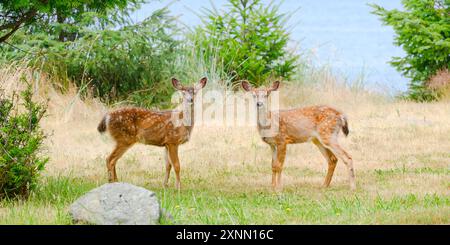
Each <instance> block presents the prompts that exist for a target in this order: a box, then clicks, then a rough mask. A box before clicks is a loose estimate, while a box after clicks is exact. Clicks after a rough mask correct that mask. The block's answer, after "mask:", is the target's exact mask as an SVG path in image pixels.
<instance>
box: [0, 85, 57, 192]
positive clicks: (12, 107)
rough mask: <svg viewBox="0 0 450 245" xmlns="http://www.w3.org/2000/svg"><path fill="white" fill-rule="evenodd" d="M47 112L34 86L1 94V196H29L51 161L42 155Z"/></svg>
mask: <svg viewBox="0 0 450 245" xmlns="http://www.w3.org/2000/svg"><path fill="white" fill-rule="evenodd" d="M20 97H21V98H20ZM20 101H22V103H21V104H20ZM45 111H46V105H44V104H40V103H35V102H33V101H32V89H31V86H30V85H29V86H28V88H27V89H26V90H25V91H23V92H22V93H21V96H18V94H13V95H12V96H6V95H5V94H4V93H0V199H3V198H16V197H21V198H26V197H27V196H28V195H29V193H30V191H31V190H32V189H33V188H35V187H36V183H37V178H38V176H39V171H41V170H42V169H43V168H44V166H45V163H47V161H48V158H46V157H44V156H42V155H41V154H40V153H41V150H42V144H43V140H44V139H45V134H44V132H43V131H42V130H41V128H40V127H39V122H40V120H41V119H42V117H43V116H44V115H45Z"/></svg>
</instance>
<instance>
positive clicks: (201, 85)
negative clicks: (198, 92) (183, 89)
mask: <svg viewBox="0 0 450 245" xmlns="http://www.w3.org/2000/svg"><path fill="white" fill-rule="evenodd" d="M207 81H208V78H207V77H203V78H202V79H200V81H199V82H198V85H197V86H196V87H197V89H202V88H204V87H205V86H206V82H207Z"/></svg>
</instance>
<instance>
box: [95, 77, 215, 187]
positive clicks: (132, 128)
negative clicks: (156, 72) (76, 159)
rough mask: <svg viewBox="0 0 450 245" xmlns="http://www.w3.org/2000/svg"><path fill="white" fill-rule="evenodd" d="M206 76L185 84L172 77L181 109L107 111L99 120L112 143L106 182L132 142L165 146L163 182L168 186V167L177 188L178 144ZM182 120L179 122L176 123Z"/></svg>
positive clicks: (190, 120)
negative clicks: (179, 92)
mask: <svg viewBox="0 0 450 245" xmlns="http://www.w3.org/2000/svg"><path fill="white" fill-rule="evenodd" d="M206 82H207V78H206V77H204V78H202V79H201V80H200V81H199V82H198V83H197V84H196V85H194V86H192V87H185V86H183V85H181V83H180V82H179V81H178V80H177V79H175V78H172V84H173V86H174V87H175V88H176V89H177V90H179V91H181V92H182V94H183V110H181V111H179V110H167V111H152V110H147V109H142V108H136V107H131V108H122V109H117V110H115V111H112V112H109V113H107V114H106V115H105V116H104V117H103V119H102V121H101V122H100V124H99V125H98V128H97V129H98V131H99V132H100V133H103V132H106V131H108V132H109V134H110V135H111V136H112V138H113V139H114V141H115V142H116V147H115V149H114V150H113V152H112V153H111V154H110V155H109V156H108V158H107V159H106V166H107V169H108V179H109V182H116V181H117V174H116V163H117V161H118V160H119V158H120V157H121V156H122V155H123V154H124V153H125V152H126V151H127V150H128V149H129V148H130V147H131V146H133V145H134V144H135V143H142V144H146V145H155V146H161V147H165V150H166V151H165V155H166V175H165V178H164V186H166V187H167V186H168V181H169V176H170V171H171V169H172V167H173V168H174V170H175V174H176V187H177V189H180V188H181V182H180V160H179V159H178V146H179V145H181V144H184V143H186V142H187V141H188V140H189V137H190V135H191V132H192V129H193V127H194V100H195V95H196V94H197V92H198V91H199V90H201V89H202V88H203V87H205V85H206ZM180 121H182V123H180Z"/></svg>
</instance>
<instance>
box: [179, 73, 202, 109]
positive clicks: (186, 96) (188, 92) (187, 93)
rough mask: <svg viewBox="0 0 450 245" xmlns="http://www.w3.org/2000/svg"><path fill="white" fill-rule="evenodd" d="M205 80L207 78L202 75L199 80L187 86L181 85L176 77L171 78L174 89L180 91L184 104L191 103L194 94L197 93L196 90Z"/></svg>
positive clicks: (199, 88)
mask: <svg viewBox="0 0 450 245" xmlns="http://www.w3.org/2000/svg"><path fill="white" fill-rule="evenodd" d="M207 81H208V79H207V78H206V77H203V78H202V79H200V81H199V82H197V83H196V84H194V85H193V86H190V87H188V86H183V85H182V84H181V83H180V81H178V80H177V79H176V78H172V85H173V86H174V87H175V89H177V90H179V91H181V92H182V94H183V103H184V104H193V103H194V99H195V95H196V94H197V93H198V91H200V90H201V89H202V88H203V87H205V85H206V82H207Z"/></svg>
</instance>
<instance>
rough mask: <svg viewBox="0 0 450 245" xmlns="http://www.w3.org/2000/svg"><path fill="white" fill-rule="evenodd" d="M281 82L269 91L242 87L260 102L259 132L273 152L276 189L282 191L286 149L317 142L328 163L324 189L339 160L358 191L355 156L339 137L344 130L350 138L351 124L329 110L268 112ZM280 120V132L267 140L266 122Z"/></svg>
mask: <svg viewBox="0 0 450 245" xmlns="http://www.w3.org/2000/svg"><path fill="white" fill-rule="evenodd" d="M278 86H279V82H278V81H277V82H275V83H274V84H273V85H272V87H270V88H268V89H254V88H252V87H251V85H250V83H248V82H247V81H243V82H242V87H243V88H244V89H245V90H246V91H249V92H252V93H253V95H254V96H255V98H256V99H257V105H259V106H260V107H261V108H260V109H258V131H259V133H260V134H261V137H262V140H263V141H264V142H266V143H267V144H269V145H270V147H271V149H272V152H273V154H272V186H273V187H274V188H277V189H278V188H280V187H281V172H282V170H283V165H284V160H285V156H286V146H287V145H288V144H297V143H304V142H309V141H311V142H313V143H314V144H315V145H316V146H317V147H318V148H319V150H320V152H321V153H322V155H323V156H324V157H325V159H326V160H327V162H328V172H327V176H326V178H325V182H324V186H326V187H328V186H329V185H330V182H331V179H332V177H333V173H334V169H335V167H336V163H337V158H340V159H341V160H342V161H343V162H344V163H345V165H346V166H347V168H348V171H349V181H350V187H351V189H355V188H356V184H355V175H354V170H353V161H352V158H351V156H350V155H349V154H348V153H347V152H345V151H344V149H342V147H341V146H340V145H339V144H338V141H337V140H338V134H339V132H340V131H341V130H342V131H343V133H344V134H345V135H348V132H349V130H348V123H347V119H346V117H345V115H343V114H342V113H341V112H339V111H338V110H336V109H334V108H332V107H329V106H309V107H303V108H297V109H291V110H280V111H272V112H271V111H268V110H266V109H265V108H264V106H266V104H267V98H268V97H269V95H270V92H272V91H275V90H277V89H278ZM276 117H278V119H279V120H278V121H275V122H273V123H277V124H278V125H273V124H271V125H270V126H272V127H273V126H278V132H277V133H275V134H274V135H269V136H266V134H265V133H264V132H265V130H267V128H270V126H267V125H265V124H264V123H262V122H263V121H264V120H265V118H268V119H271V118H276Z"/></svg>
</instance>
